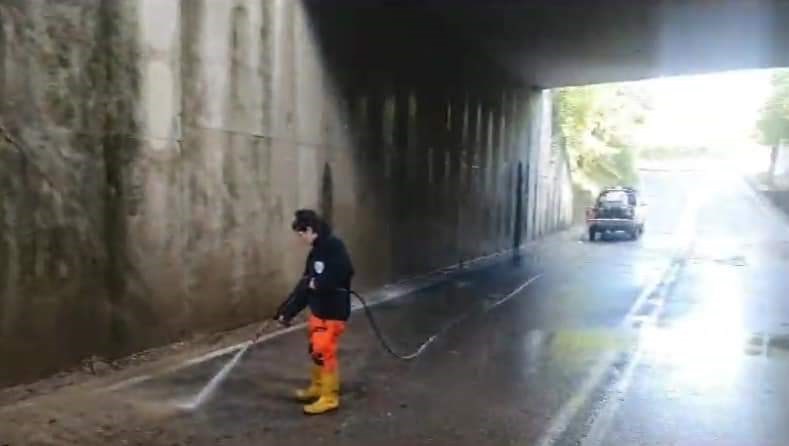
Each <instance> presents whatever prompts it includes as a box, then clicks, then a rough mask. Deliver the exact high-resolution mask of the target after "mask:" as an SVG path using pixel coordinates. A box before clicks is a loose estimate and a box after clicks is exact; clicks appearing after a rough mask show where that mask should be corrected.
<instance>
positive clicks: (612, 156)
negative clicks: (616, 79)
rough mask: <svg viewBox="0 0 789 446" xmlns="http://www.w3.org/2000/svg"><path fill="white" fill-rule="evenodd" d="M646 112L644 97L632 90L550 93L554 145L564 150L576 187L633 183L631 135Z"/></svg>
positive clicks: (612, 86)
mask: <svg viewBox="0 0 789 446" xmlns="http://www.w3.org/2000/svg"><path fill="white" fill-rule="evenodd" d="M649 109H650V100H649V96H648V95H647V94H646V93H645V92H644V91H643V90H640V89H638V87H637V86H636V85H634V84H607V85H591V86H583V87H570V88H563V89H559V90H556V91H555V93H554V123H555V125H554V132H555V137H556V141H555V142H556V143H557V144H559V145H561V146H563V147H564V149H565V152H566V153H567V156H568V158H569V162H570V168H571V170H572V171H573V178H574V179H575V180H576V182H578V183H579V184H580V185H581V187H584V188H586V189H591V188H596V187H599V186H605V185H611V184H635V183H636V182H637V181H638V175H637V169H636V148H635V140H636V133H637V131H638V130H639V128H640V127H641V126H643V124H644V122H645V120H646V114H647V111H648V110H649Z"/></svg>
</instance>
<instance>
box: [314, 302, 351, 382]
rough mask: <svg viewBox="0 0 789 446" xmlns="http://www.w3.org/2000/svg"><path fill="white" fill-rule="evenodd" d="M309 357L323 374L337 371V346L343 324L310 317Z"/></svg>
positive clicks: (342, 330) (343, 328)
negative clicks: (320, 368) (319, 367)
mask: <svg viewBox="0 0 789 446" xmlns="http://www.w3.org/2000/svg"><path fill="white" fill-rule="evenodd" d="M308 328H309V336H310V356H311V357H312V360H313V361H314V362H315V364H317V365H319V366H321V367H322V368H323V371H324V372H327V373H330V372H335V371H336V370H337V345H338V344H339V341H340V336H341V335H342V333H343V332H344V331H345V322H343V321H330V320H325V319H321V318H318V317H315V316H312V315H310V319H309V324H308Z"/></svg>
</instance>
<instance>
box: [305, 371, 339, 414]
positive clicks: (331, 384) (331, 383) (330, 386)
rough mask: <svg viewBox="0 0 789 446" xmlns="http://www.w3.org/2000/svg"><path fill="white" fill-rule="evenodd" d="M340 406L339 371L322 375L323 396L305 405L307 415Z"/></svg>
mask: <svg viewBox="0 0 789 446" xmlns="http://www.w3.org/2000/svg"><path fill="white" fill-rule="evenodd" d="M338 407H340V375H339V374H338V373H337V372H332V373H323V374H322V376H321V396H320V398H318V401H315V402H314V403H312V404H308V405H306V406H304V413H305V414H307V415H318V414H322V413H325V412H329V411H331V410H335V409H337V408H338Z"/></svg>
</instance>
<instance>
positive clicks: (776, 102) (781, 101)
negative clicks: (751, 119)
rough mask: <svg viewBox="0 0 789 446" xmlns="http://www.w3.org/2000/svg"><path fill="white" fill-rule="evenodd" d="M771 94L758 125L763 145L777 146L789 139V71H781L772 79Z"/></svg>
mask: <svg viewBox="0 0 789 446" xmlns="http://www.w3.org/2000/svg"><path fill="white" fill-rule="evenodd" d="M770 86H771V89H772V91H771V93H770V96H769V97H768V98H767V101H766V102H765V104H764V107H762V110H761V115H760V117H759V120H758V121H757V123H756V125H757V127H758V129H759V133H760V136H761V140H762V143H764V144H766V145H770V146H773V147H775V146H777V145H778V144H779V143H780V142H781V140H782V139H787V138H789V70H779V71H777V72H776V73H775V74H773V76H772V78H771V79H770Z"/></svg>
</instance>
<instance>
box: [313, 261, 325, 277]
mask: <svg viewBox="0 0 789 446" xmlns="http://www.w3.org/2000/svg"><path fill="white" fill-rule="evenodd" d="M312 268H313V269H314V270H315V273H316V274H323V270H324V269H325V268H326V265H324V264H323V262H321V261H320V260H319V261H317V262H315V263H314V264H313V265H312Z"/></svg>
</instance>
